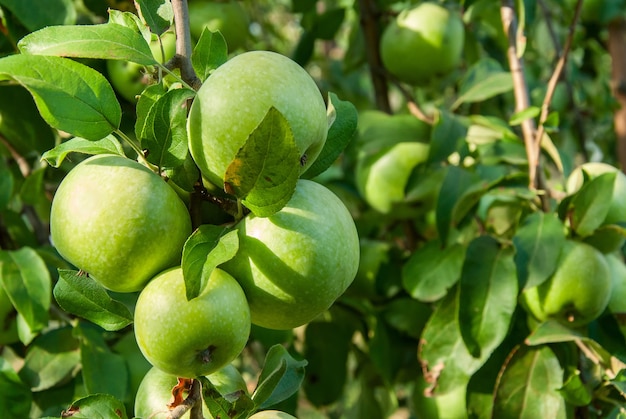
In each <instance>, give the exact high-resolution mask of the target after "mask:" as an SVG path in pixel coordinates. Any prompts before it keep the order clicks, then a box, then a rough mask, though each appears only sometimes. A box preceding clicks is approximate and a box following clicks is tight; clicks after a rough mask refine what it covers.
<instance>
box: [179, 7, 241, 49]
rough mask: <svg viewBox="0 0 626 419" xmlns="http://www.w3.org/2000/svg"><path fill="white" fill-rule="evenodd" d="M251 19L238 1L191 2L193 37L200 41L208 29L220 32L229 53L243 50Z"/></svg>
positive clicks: (190, 15)
mask: <svg viewBox="0 0 626 419" xmlns="http://www.w3.org/2000/svg"><path fill="white" fill-rule="evenodd" d="M249 26H250V19H249V18H248V14H247V13H246V11H245V9H244V8H243V6H242V5H241V3H240V2H238V1H225V2H222V1H207V0H191V1H190V2H189V28H190V32H191V36H193V37H194V38H195V39H199V38H200V35H202V31H203V30H204V28H205V27H206V28H207V29H209V30H210V31H213V32H215V31H220V33H221V34H222V36H224V39H225V40H226V44H227V45H228V51H230V52H232V51H235V50H238V49H240V48H243V47H244V46H245V44H246V41H247V40H248V27H249Z"/></svg>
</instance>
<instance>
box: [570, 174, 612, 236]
mask: <svg viewBox="0 0 626 419" xmlns="http://www.w3.org/2000/svg"><path fill="white" fill-rule="evenodd" d="M616 174H617V173H615V172H609V173H603V174H601V175H599V176H597V177H595V178H593V179H591V180H589V181H587V182H585V183H584V184H583V186H582V188H580V190H578V192H577V193H576V195H574V198H573V199H572V202H571V206H572V207H573V209H572V210H571V212H572V216H571V222H572V227H573V229H574V231H576V233H577V234H579V235H580V236H582V237H586V236H589V235H590V234H592V233H593V231H594V230H595V229H597V228H598V227H600V226H601V225H602V223H603V222H604V219H605V218H606V216H607V214H608V212H609V208H610V207H611V201H612V199H613V185H614V184H615V177H616Z"/></svg>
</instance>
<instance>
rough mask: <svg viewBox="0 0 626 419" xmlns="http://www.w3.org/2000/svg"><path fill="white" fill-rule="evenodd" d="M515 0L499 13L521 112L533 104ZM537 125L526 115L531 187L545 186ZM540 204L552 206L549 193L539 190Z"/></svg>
mask: <svg viewBox="0 0 626 419" xmlns="http://www.w3.org/2000/svg"><path fill="white" fill-rule="evenodd" d="M514 7H515V6H514V4H513V0H502V3H501V6H500V17H501V19H502V25H503V27H504V33H505V34H506V35H507V38H508V48H507V58H508V61H509V67H510V70H511V76H512V77H513V92H514V94H515V111H516V112H521V111H523V110H526V109H528V107H529V106H530V98H529V94H528V86H527V84H526V79H525V75H524V63H523V61H522V59H521V58H520V57H519V56H518V49H517V17H516V14H515V8H514ZM536 133H537V125H536V124H535V121H534V119H532V118H530V117H529V118H526V119H525V120H524V121H523V122H522V136H523V140H524V145H525V147H526V157H527V159H528V187H529V188H530V189H531V190H538V191H539V190H542V189H543V179H542V174H541V167H540V164H539V156H540V150H541V148H540V144H541V142H540V141H536V138H537V137H536ZM539 138H540V137H539ZM539 197H540V199H541V204H542V207H543V209H544V210H548V209H549V202H548V196H547V195H546V194H544V193H540V194H539Z"/></svg>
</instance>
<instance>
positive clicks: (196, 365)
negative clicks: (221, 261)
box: [135, 267, 250, 378]
mask: <svg viewBox="0 0 626 419" xmlns="http://www.w3.org/2000/svg"><path fill="white" fill-rule="evenodd" d="M249 334H250V309H249V307H248V302H247V301H246V296H245V295H244V293H243V290H242V289H241V287H240V286H239V284H238V283H237V281H235V279H234V278H233V277H232V276H230V275H229V274H227V273H226V272H224V271H223V270H220V269H215V270H214V271H213V272H212V273H211V276H210V277H209V279H208V281H207V286H206V287H205V288H204V289H203V290H202V292H201V293H200V295H199V296H198V297H196V298H193V299H192V300H187V297H186V293H185V280H184V278H183V271H182V269H181V268H180V267H177V268H172V269H169V270H167V271H165V272H162V273H160V274H159V275H157V276H156V277H155V278H154V279H153V280H152V281H150V282H149V283H148V285H147V286H146V287H145V288H144V289H143V290H142V291H141V294H139V298H138V299H137V305H136V306H135V336H136V338H137V344H138V345H139V349H141V352H142V353H143V355H144V356H145V357H146V359H147V360H148V361H149V362H150V363H151V364H152V365H154V366H155V367H157V368H159V369H161V370H162V371H165V372H167V373H169V374H173V375H176V376H177V377H187V378H194V377H199V376H202V375H208V374H211V373H213V372H215V371H217V370H219V369H220V368H223V367H224V366H225V365H227V364H229V363H230V362H231V361H232V360H234V359H235V358H236V357H237V356H239V354H240V353H241V351H242V350H243V348H244V347H245V345H246V342H247V341H248V336H249Z"/></svg>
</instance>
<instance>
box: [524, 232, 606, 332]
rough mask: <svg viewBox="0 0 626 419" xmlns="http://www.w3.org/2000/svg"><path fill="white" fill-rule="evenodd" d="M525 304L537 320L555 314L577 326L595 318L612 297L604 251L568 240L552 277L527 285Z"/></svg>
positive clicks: (564, 322)
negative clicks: (539, 282)
mask: <svg viewBox="0 0 626 419" xmlns="http://www.w3.org/2000/svg"><path fill="white" fill-rule="evenodd" d="M521 298H522V300H521V303H522V305H523V306H524V307H525V308H526V310H527V311H528V312H529V313H530V314H531V315H533V316H534V317H535V318H536V319H537V320H539V321H541V322H543V321H546V320H548V319H550V318H553V319H555V320H557V321H559V322H561V323H562V324H565V325H567V326H570V327H573V328H578V327H582V326H585V325H587V324H588V323H590V322H591V321H593V320H595V319H596V318H597V317H599V316H600V314H602V312H603V311H604V310H605V309H606V307H607V305H608V303H609V299H610V298H611V272H610V270H609V265H608V263H607V261H606V257H605V256H604V254H602V253H600V251H598V250H597V249H596V248H594V247H593V246H590V245H588V244H586V243H582V242H577V241H573V240H567V241H566V242H565V244H564V245H563V248H562V249H561V254H560V255H559V259H558V261H557V268H556V270H555V272H554V273H553V274H552V276H551V277H550V278H548V279H547V280H546V281H545V282H543V283H541V284H540V285H538V286H535V287H532V288H529V289H526V290H525V291H524V292H523V293H522V296H521Z"/></svg>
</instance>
